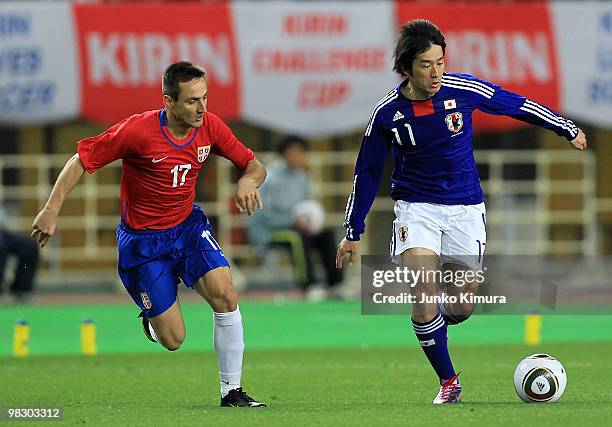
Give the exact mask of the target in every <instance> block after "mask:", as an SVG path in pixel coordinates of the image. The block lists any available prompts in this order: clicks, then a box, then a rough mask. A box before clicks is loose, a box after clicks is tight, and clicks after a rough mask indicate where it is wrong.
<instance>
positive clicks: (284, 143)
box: [278, 134, 308, 156]
mask: <svg viewBox="0 0 612 427" xmlns="http://www.w3.org/2000/svg"><path fill="white" fill-rule="evenodd" d="M294 145H298V146H300V147H302V149H303V150H304V151H308V141H306V140H305V139H304V138H302V137H301V136H299V135H294V134H292V135H287V136H285V137H284V138H283V139H281V142H280V143H279V144H278V153H279V154H280V155H281V156H283V155H284V154H285V153H286V152H287V150H288V149H289V148H291V147H293V146H294Z"/></svg>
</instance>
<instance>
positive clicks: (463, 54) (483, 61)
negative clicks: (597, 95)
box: [396, 1, 559, 131]
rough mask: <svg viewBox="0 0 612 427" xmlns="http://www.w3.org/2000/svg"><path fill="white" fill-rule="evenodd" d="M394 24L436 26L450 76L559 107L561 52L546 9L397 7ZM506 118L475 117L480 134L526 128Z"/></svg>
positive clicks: (518, 5) (538, 4) (521, 6)
mask: <svg viewBox="0 0 612 427" xmlns="http://www.w3.org/2000/svg"><path fill="white" fill-rule="evenodd" d="M396 17H397V21H396V25H397V27H398V28H399V26H400V25H402V24H404V23H406V22H407V21H409V20H411V19H415V18H426V19H429V20H430V21H432V22H434V23H436V25H438V27H440V29H441V30H442V33H443V34H444V36H445V38H446V44H447V45H446V71H448V72H453V73H467V74H472V75H475V76H476V77H479V78H481V79H484V80H488V81H490V82H492V83H495V84H498V85H499V86H502V87H503V88H504V89H507V90H510V91H512V92H517V93H520V94H522V95H525V96H527V97H529V98H531V99H533V100H535V101H537V102H539V103H541V104H544V105H547V106H548V107H550V108H552V109H557V108H558V106H559V94H558V92H559V91H558V68H557V58H556V55H557V51H556V48H555V46H556V45H555V39H554V33H553V32H552V24H551V20H550V13H549V8H548V4H547V3H544V2H526V3H480V2H479V3H448V4H444V3H435V4H424V3H413V2H403V1H399V2H397V10H396ZM523 125H524V123H523V122H519V121H517V120H514V119H511V118H507V117H496V116H490V115H486V114H484V113H480V112H476V113H475V114H474V129H475V130H476V131H482V130H490V131H499V130H503V129H509V128H512V127H518V126H523Z"/></svg>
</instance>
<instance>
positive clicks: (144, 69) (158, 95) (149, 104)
mask: <svg viewBox="0 0 612 427" xmlns="http://www.w3.org/2000/svg"><path fill="white" fill-rule="evenodd" d="M74 10H75V16H76V26H77V30H78V34H79V52H80V58H81V67H80V73H81V76H82V85H83V90H82V94H83V97H82V103H83V108H82V112H81V115H82V116H83V117H85V118H87V119H90V120H94V121H98V122H104V123H112V122H116V121H119V120H121V119H123V118H125V117H127V116H130V115H131V114H134V113H140V112H142V111H145V110H151V109H154V108H159V107H161V106H162V92H161V78H162V74H163V71H164V69H165V68H166V67H167V66H168V65H169V64H171V63H172V62H175V61H178V60H181V59H184V60H188V61H191V62H194V63H196V64H200V65H203V66H205V67H206V70H207V74H208V78H207V80H208V86H209V109H210V110H211V111H213V112H215V113H216V114H218V115H220V116H221V117H223V118H225V119H233V118H236V117H237V116H238V105H239V103H238V96H239V91H240V89H239V85H238V84H239V81H240V80H239V77H238V74H237V73H238V67H237V63H236V55H235V52H236V50H235V43H234V31H233V29H232V25H231V17H230V9H229V4H228V3H206V4H204V3H181V4H180V5H166V4H163V3H151V4H144V3H123V4H77V5H75V6H74Z"/></svg>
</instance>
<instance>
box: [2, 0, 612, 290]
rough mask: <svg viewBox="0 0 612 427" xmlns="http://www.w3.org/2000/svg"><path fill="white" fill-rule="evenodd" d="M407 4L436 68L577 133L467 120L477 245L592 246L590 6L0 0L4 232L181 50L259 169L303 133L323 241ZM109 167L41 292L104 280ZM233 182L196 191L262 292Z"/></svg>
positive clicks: (72, 207)
mask: <svg viewBox="0 0 612 427" xmlns="http://www.w3.org/2000/svg"><path fill="white" fill-rule="evenodd" d="M416 17H424V18H429V19H431V20H432V21H433V22H435V23H436V24H438V25H439V26H440V28H441V30H442V31H443V33H444V34H445V36H446V38H447V42H448V47H447V71H449V72H460V73H461V72H465V73H472V74H475V75H477V76H478V77H480V78H483V79H485V80H490V81H493V82H495V83H497V84H499V85H501V86H503V87H505V88H507V89H509V90H513V91H516V92H519V93H521V94H524V95H526V96H529V97H530V98H532V99H534V100H536V101H538V102H540V103H542V104H545V105H547V106H549V107H551V108H553V109H555V110H557V111H559V112H561V113H562V114H564V115H566V116H567V117H568V118H570V119H572V120H574V121H575V122H576V123H577V124H578V125H579V126H580V127H581V128H582V129H583V130H584V131H585V133H586V134H587V137H588V140H589V150H588V151H587V152H585V153H579V152H577V151H574V150H572V149H571V148H570V147H569V145H568V144H567V143H566V142H565V140H563V139H562V138H559V137H557V136H556V135H554V134H553V133H551V132H548V131H544V130H541V129H536V128H533V127H529V126H526V125H525V124H523V123H521V122H518V121H515V120H513V119H509V118H499V117H494V116H486V115H484V114H480V113H478V115H477V116H476V118H475V137H474V146H475V149H476V159H477V162H478V167H479V171H480V174H481V178H482V181H483V188H484V190H485V194H486V195H487V196H486V197H487V199H486V203H487V208H488V224H487V225H488V236H489V238H488V242H489V244H488V246H487V252H488V253H489V254H522V255H525V254H526V255H540V254H544V255H557V254H559V255H562V254H566V255H582V254H588V255H591V254H592V255H595V254H602V255H606V254H607V255H610V254H612V172H611V170H610V167H609V166H608V164H609V162H610V160H612V145H611V144H610V142H609V141H610V139H611V136H612V131H611V129H612V5H610V3H608V2H529V3H526V2H512V1H503V2H455V1H433V2H391V1H359V2H357V1H355V2H352V1H337V2H299V1H279V2H263V1H262V2H259V1H249V2H177V1H167V2H166V1H155V2H134V1H80V2H67V1H66V2H64V1H50V2H49V1H20V2H0V41H1V44H0V180H1V181H0V184H1V185H0V200H1V201H2V205H3V208H4V210H5V217H4V224H5V226H6V227H7V228H11V229H14V230H21V231H23V232H26V233H27V232H28V230H29V228H30V227H31V223H32V220H33V218H34V216H35V215H36V213H37V212H38V210H39V209H40V208H41V207H42V206H43V204H44V202H45V201H46V199H47V197H48V194H49V191H50V188H51V185H52V184H53V182H54V181H55V179H56V177H57V175H58V174H59V171H60V170H61V168H62V166H63V165H64V163H65V162H66V160H67V159H68V158H69V157H70V156H71V155H72V154H73V153H74V152H75V142H76V141H77V140H79V139H81V138H84V137H87V136H91V135H94V134H97V133H99V132H100V131H102V130H104V129H105V128H106V127H108V126H109V125H111V124H113V123H114V122H115V121H118V120H120V119H122V118H124V117H126V116H128V115H130V114H134V113H138V112H142V111H145V110H151V109H156V108H161V105H162V104H161V91H160V77H161V73H162V72H163V70H164V68H165V67H166V66H167V65H168V64H169V63H171V62H173V61H176V60H179V59H186V60H191V61H193V62H196V63H199V64H203V65H204V66H205V67H206V68H207V72H208V82H209V88H210V101H209V110H210V111H212V112H215V113H216V114H218V115H220V116H221V117H222V118H223V119H225V120H226V121H228V123H230V125H231V127H232V129H233V130H234V132H235V133H236V135H237V136H238V137H239V138H240V139H241V140H242V141H243V142H244V143H245V144H247V145H248V146H249V147H250V148H252V149H253V150H254V151H255V152H256V153H257V155H258V157H259V158H260V159H261V160H262V161H263V162H264V163H268V162H269V161H270V160H272V159H273V158H274V156H275V154H274V150H275V147H276V144H277V143H278V141H279V140H280V139H281V138H282V137H283V136H284V135H286V134H287V133H289V132H291V133H299V134H302V135H304V136H305V137H307V138H308V139H309V140H310V142H311V150H310V154H309V155H310V162H309V163H310V173H311V176H312V179H313V192H314V196H315V198H316V199H317V200H319V201H320V202H321V203H322V204H323V206H324V207H325V208H326V210H327V212H328V214H327V216H326V222H327V225H328V226H333V227H336V228H337V229H338V236H339V237H340V236H341V235H342V229H341V223H342V221H343V217H344V208H345V203H346V198H347V196H348V194H349V192H350V191H351V183H352V176H353V167H354V162H355V159H356V154H357V151H358V149H359V145H360V142H361V136H362V133H363V129H364V128H365V125H366V123H367V120H368V118H369V116H370V113H371V109H372V108H373V106H374V105H375V103H376V102H377V100H378V99H380V98H381V97H382V96H383V95H384V94H385V93H387V92H388V91H389V90H390V89H391V88H392V87H393V86H394V85H396V84H397V83H399V79H398V77H397V76H395V75H394V74H393V73H392V71H391V67H392V65H391V64H392V49H393V47H394V41H395V37H396V34H397V29H398V28H399V26H400V25H401V24H402V23H403V22H406V21H407V20H409V19H412V18H416ZM389 160H390V159H389ZM390 170H391V164H390V162H389V164H388V165H387V171H388V173H386V174H385V178H384V179H383V183H382V185H381V187H380V189H379V193H378V198H377V200H376V202H375V204H374V206H373V209H372V211H371V214H370V215H369V217H368V221H367V225H368V229H369V230H370V233H367V232H366V234H365V236H364V242H363V246H364V248H363V249H364V250H363V252H364V253H370V254H384V253H386V252H387V250H388V243H389V233H385V232H383V230H385V228H384V227H382V229H381V228H378V227H373V224H388V228H389V230H390V227H391V225H390V224H391V221H392V220H393V218H394V217H393V211H392V206H393V204H392V201H391V200H390V199H389V197H388V193H389V188H390V182H389V173H390ZM120 174H121V164H120V162H117V163H115V164H112V165H111V166H109V167H107V168H105V169H104V170H101V171H99V172H97V173H96V174H94V175H91V176H86V177H85V179H84V180H83V181H82V183H81V185H80V186H79V187H78V188H77V189H76V190H75V191H74V192H73V194H72V195H71V197H70V198H69V199H68V201H67V202H66V204H65V206H64V209H63V211H62V215H61V219H60V223H59V227H58V232H57V234H56V236H55V237H54V239H53V240H52V242H51V244H50V246H49V247H47V248H46V249H45V250H43V251H42V264H41V273H40V275H39V277H38V282H39V288H40V289H41V291H49V292H52V291H58V292H60V291H61V292H64V291H68V292H71V291H74V292H76V291H78V290H79V289H80V290H82V289H83V286H82V285H83V284H85V283H86V284H87V285H88V286H89V288H88V289H89V291H92V290H93V289H101V290H109V289H113V288H114V287H115V286H116V283H117V280H118V279H117V277H116V276H117V275H116V257H117V255H116V245H115V237H114V229H115V226H116V224H117V221H118V213H119V210H120V207H119V189H118V182H119V178H120ZM236 178H237V172H236V171H235V170H234V169H233V166H232V165H231V164H230V163H229V162H227V161H225V160H223V159H217V158H212V157H211V158H209V159H208V160H207V161H206V165H205V167H204V168H203V170H202V173H201V177H200V183H199V186H198V190H197V191H198V193H197V199H198V200H199V201H200V202H202V204H203V206H204V209H205V211H206V213H207V214H208V216H209V217H210V218H211V220H212V222H213V225H214V227H215V230H216V238H217V240H218V241H219V242H220V243H221V245H222V247H223V248H224V252H225V254H226V255H227V256H228V257H229V258H230V259H231V260H232V262H233V263H234V265H235V266H236V267H237V268H236V272H237V274H238V275H239V276H240V278H241V279H240V282H241V285H242V286H245V287H249V286H250V287H251V288H262V287H263V288H266V287H269V286H277V285H278V280H277V279H278V273H277V271H276V269H278V270H283V269H285V267H286V266H285V265H284V263H283V260H282V258H281V259H280V261H279V260H278V259H276V258H275V260H276V261H275V262H276V264H270V262H271V261H270V260H269V259H265V257H263V256H262V255H261V254H260V253H258V252H257V251H255V250H254V248H253V247H252V246H251V245H250V244H249V242H248V240H247V237H246V232H245V227H246V226H247V225H246V221H245V218H244V217H243V216H241V215H239V214H238V213H237V212H235V211H233V210H232V201H231V200H232V194H233V193H232V192H233V188H234V187H233V185H234V183H235V181H236ZM372 230H375V231H376V232H371V231H372ZM355 272H356V270H353V274H355ZM283 277H284V276H283ZM286 277H289V278H290V275H287V276H286ZM272 283H274V284H273V285H272Z"/></svg>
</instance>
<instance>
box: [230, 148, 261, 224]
mask: <svg viewBox="0 0 612 427" xmlns="http://www.w3.org/2000/svg"><path fill="white" fill-rule="evenodd" d="M266 175H267V172H266V168H265V167H264V165H262V164H261V162H260V161H259V160H257V159H253V160H251V161H250V162H249V163H248V165H247V168H246V169H245V170H244V172H243V173H242V176H241V177H240V179H239V180H238V185H237V186H236V207H237V208H238V209H240V210H244V209H246V210H247V212H248V214H249V216H250V215H253V213H254V212H255V208H256V207H258V208H259V209H263V208H264V205H263V200H262V198H261V194H259V190H258V188H259V187H260V186H261V184H263V182H264V180H265V179H266Z"/></svg>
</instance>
